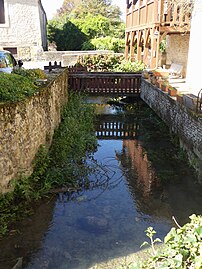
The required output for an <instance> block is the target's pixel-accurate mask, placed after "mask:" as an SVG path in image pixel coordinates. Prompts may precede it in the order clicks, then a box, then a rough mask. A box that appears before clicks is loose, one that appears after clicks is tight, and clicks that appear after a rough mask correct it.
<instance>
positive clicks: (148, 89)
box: [141, 79, 202, 182]
mask: <svg viewBox="0 0 202 269" xmlns="http://www.w3.org/2000/svg"><path fill="white" fill-rule="evenodd" d="M141 98H142V99H143V100H144V101H145V102H146V103H147V104H148V105H149V106H150V107H151V108H152V109H153V110H154V111H155V112H156V114H157V115H158V116H159V117H160V118H161V119H162V120H163V121H164V122H165V123H166V124H167V125H168V126H169V127H170V129H171V130H172V132H174V133H175V134H177V135H178V137H179V138H180V142H181V145H182V147H183V148H184V149H185V150H186V151H187V153H188V158H189V161H190V163H191V164H192V165H193V166H194V168H195V169H196V171H197V173H198V175H199V180H200V181H201V182H202V118H198V117H197V116H196V115H194V114H193V113H191V112H190V111H189V109H187V108H186V107H185V106H184V105H182V104H180V103H178V102H177V101H176V100H175V99H174V98H172V97H170V96H168V94H167V93H165V92H162V91H161V90H160V89H158V88H157V87H155V86H154V85H152V84H151V83H150V82H148V81H147V80H145V79H142V84H141Z"/></svg>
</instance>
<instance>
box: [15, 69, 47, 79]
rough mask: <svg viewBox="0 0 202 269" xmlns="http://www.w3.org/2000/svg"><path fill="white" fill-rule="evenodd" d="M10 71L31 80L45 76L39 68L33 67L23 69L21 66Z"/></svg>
mask: <svg viewBox="0 0 202 269" xmlns="http://www.w3.org/2000/svg"><path fill="white" fill-rule="evenodd" d="M12 73H14V74H18V75H20V76H23V77H27V78H29V79H31V80H36V79H45V78H47V75H46V74H45V73H44V71H43V70H42V69H40V68H34V69H24V68H22V67H21V68H15V69H14V70H13V72H12Z"/></svg>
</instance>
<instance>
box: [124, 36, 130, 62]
mask: <svg viewBox="0 0 202 269" xmlns="http://www.w3.org/2000/svg"><path fill="white" fill-rule="evenodd" d="M129 34H130V33H126V37H125V53H124V54H125V59H126V60H127V59H128V52H129Z"/></svg>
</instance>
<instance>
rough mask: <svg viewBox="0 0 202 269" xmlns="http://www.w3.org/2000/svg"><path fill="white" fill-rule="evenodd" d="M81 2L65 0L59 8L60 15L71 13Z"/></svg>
mask: <svg viewBox="0 0 202 269" xmlns="http://www.w3.org/2000/svg"><path fill="white" fill-rule="evenodd" d="M80 3H81V0H64V2H63V4H62V7H61V8H60V9H58V10H57V14H58V15H59V16H60V15H64V14H67V13H70V12H71V11H72V10H73V9H74V8H75V7H76V6H78V5H79V4H80Z"/></svg>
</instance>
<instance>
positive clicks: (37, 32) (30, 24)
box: [0, 0, 47, 60]
mask: <svg viewBox="0 0 202 269" xmlns="http://www.w3.org/2000/svg"><path fill="white" fill-rule="evenodd" d="M4 5H5V19H6V20H5V23H3V24H0V37H1V39H0V49H2V48H4V49H5V48H17V50H19V54H18V53H17V57H18V58H21V59H23V60H25V59H26V60H28V59H32V60H34V59H36V57H37V54H39V53H41V52H42V51H43V47H44V48H45V47H46V46H47V44H46V43H47V40H45V39H46V14H45V12H44V10H43V7H42V5H41V3H40V1H38V0H34V1H33V0H5V2H4Z"/></svg>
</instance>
